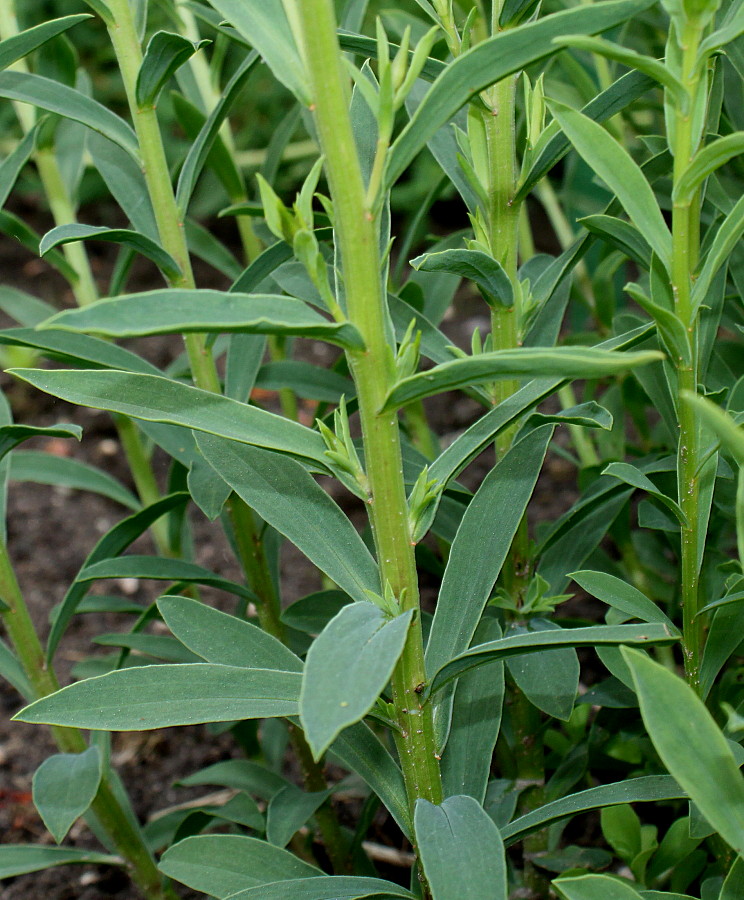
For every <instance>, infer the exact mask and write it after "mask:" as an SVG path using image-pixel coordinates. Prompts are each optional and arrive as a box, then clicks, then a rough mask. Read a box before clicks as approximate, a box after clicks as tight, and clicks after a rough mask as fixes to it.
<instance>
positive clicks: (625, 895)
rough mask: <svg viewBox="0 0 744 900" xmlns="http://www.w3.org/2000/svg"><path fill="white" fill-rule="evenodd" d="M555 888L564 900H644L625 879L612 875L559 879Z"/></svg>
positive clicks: (555, 883)
mask: <svg viewBox="0 0 744 900" xmlns="http://www.w3.org/2000/svg"><path fill="white" fill-rule="evenodd" d="M553 886H554V887H555V889H556V890H557V891H558V894H559V895H560V896H561V897H562V898H563V900H596V898H597V897H601V898H602V900H642V897H643V896H644V895H643V894H639V893H638V891H637V890H636V889H635V888H634V887H633V885H632V884H631V883H630V882H629V881H626V880H625V879H620V878H615V877H613V876H611V875H593V874H592V875H580V876H578V877H575V878H559V879H558V880H557V881H554V882H553Z"/></svg>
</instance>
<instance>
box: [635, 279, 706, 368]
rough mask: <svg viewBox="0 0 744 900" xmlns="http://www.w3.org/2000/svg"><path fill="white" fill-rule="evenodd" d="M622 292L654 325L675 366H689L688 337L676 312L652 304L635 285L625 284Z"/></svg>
mask: <svg viewBox="0 0 744 900" xmlns="http://www.w3.org/2000/svg"><path fill="white" fill-rule="evenodd" d="M624 290H625V291H626V292H627V293H628V294H630V296H631V297H632V298H633V299H634V300H635V302H636V303H637V304H638V305H639V306H640V307H641V309H643V310H645V311H646V312H647V313H648V314H649V315H650V316H651V318H652V319H653V320H654V322H655V324H656V330H657V332H658V334H659V337H660V338H661V340H662V344H663V346H664V349H665V350H666V352H667V353H668V354H669V356H670V357H671V359H672V360H674V362H675V364H676V365H677V366H681V365H684V364H686V363H687V364H689V361H690V359H691V357H692V349H691V347H690V336H689V334H688V332H687V329H686V328H685V326H684V325H683V324H682V321H681V319H679V318H678V317H677V314H676V312H673V311H672V310H671V309H667V308H666V307H664V306H661V305H660V304H658V303H654V301H653V300H651V299H650V298H649V297H647V296H646V294H645V293H644V292H643V291H642V290H641V289H640V288H639V287H638V286H637V285H635V284H633V283H630V284H626V285H625V288H624Z"/></svg>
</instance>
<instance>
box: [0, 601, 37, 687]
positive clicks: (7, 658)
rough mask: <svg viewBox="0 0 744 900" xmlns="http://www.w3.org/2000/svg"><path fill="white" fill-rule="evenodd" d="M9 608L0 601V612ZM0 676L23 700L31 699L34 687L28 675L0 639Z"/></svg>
mask: <svg viewBox="0 0 744 900" xmlns="http://www.w3.org/2000/svg"><path fill="white" fill-rule="evenodd" d="M4 609H9V607H8V604H7V603H5V602H4V601H0V612H2V611H3V610H4ZM0 676H2V677H3V678H4V679H5V680H6V681H7V682H8V684H10V685H12V687H14V688H15V689H16V690H17V691H18V693H19V694H20V695H21V696H22V697H23V699H24V700H28V701H31V700H32V699H33V697H34V689H33V688H32V687H31V682H30V681H29V680H28V676H27V675H26V673H25V672H24V671H23V666H21V664H20V662H19V661H18V658H17V657H16V655H15V654H14V653H13V651H12V650H11V649H10V647H8V645H7V644H6V643H5V641H3V640H0Z"/></svg>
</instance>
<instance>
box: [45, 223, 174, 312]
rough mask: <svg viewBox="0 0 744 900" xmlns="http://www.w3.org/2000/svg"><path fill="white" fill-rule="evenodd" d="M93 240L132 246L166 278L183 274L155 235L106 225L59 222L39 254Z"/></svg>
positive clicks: (46, 236)
mask: <svg viewBox="0 0 744 900" xmlns="http://www.w3.org/2000/svg"><path fill="white" fill-rule="evenodd" d="M92 240H96V241H108V242H110V243H112V244H121V245H122V246H123V247H129V248H130V249H132V250H134V251H135V252H137V253H140V254H142V256H146V257H147V259H149V260H152V262H154V263H155V265H156V266H157V267H158V268H159V269H160V270H161V271H162V273H163V274H164V275H165V276H166V278H171V279H175V278H178V277H179V276H180V274H181V270H180V268H179V267H178V263H177V262H176V261H175V259H173V257H172V256H171V255H170V254H169V253H166V252H165V250H163V248H162V247H161V246H160V245H159V244H157V243H156V242H155V241H154V240H152V238H149V237H147V236H146V235H144V234H140V233H139V232H138V231H130V230H128V229H126V228H106V227H105V226H98V225H78V224H77V223H75V224H73V225H59V226H57V227H56V228H52V230H51V231H48V232H47V233H46V234H45V235H44V237H43V238H42V239H41V244H40V245H39V255H40V256H44V255H45V254H47V253H48V252H49V251H50V250H53V249H54V248H55V247H60V246H61V245H62V244H72V243H75V242H76V241H92ZM109 302H114V301H109ZM48 327H50V328H57V327H59V326H57V325H52V324H50V325H49V326H48ZM81 330H82V329H81ZM91 330H97V329H91Z"/></svg>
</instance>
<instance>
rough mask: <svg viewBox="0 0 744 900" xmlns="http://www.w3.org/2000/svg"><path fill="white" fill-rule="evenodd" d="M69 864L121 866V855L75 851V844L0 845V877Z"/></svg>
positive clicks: (25, 873)
mask: <svg viewBox="0 0 744 900" xmlns="http://www.w3.org/2000/svg"><path fill="white" fill-rule="evenodd" d="M72 863H78V864H80V865H94V866H95V865H98V866H117V865H121V857H119V856H109V855H108V854H106V853H94V852H93V851H92V850H78V849H77V848H76V847H43V846H40V845H39V844H5V845H4V846H2V847H0V878H15V876H16V875H27V874H28V873H29V872H40V871H42V870H43V869H50V868H52V866H65V865H70V864H72Z"/></svg>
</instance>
